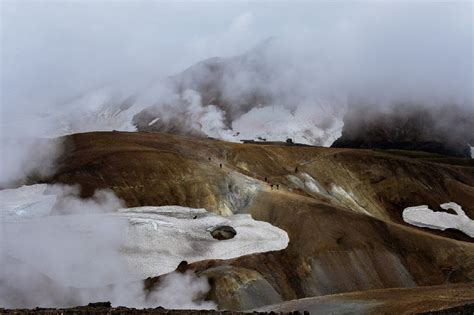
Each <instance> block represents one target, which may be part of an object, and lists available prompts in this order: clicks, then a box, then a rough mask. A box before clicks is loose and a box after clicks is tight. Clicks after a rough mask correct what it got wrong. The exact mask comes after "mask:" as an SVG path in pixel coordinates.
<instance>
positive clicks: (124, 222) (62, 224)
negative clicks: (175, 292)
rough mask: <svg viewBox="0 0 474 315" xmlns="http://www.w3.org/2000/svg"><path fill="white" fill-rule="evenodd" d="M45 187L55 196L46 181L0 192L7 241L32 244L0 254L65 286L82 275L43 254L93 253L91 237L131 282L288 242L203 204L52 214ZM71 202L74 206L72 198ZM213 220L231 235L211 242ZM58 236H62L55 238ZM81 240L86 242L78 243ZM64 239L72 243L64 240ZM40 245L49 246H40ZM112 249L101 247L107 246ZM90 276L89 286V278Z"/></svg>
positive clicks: (245, 217)
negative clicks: (197, 206)
mask: <svg viewBox="0 0 474 315" xmlns="http://www.w3.org/2000/svg"><path fill="white" fill-rule="evenodd" d="M47 191H49V192H50V193H54V192H55V191H57V190H55V189H49V190H48V186H47V185H46V184H39V185H31V186H23V187H20V188H17V189H8V190H2V191H0V202H1V208H0V214H1V218H2V224H3V228H4V231H5V233H6V234H7V235H8V236H9V240H8V241H9V242H10V243H9V244H10V245H12V244H14V242H16V241H17V240H16V238H17V236H18V237H20V238H21V239H22V240H24V242H32V243H34V244H35V245H34V246H26V247H23V246H15V245H12V246H5V250H6V251H5V253H6V254H8V255H10V256H11V257H14V258H17V259H20V260H21V261H26V262H30V263H32V261H30V260H29V257H33V256H34V257H35V260H34V261H35V267H36V268H37V269H38V270H39V271H41V272H43V273H45V274H47V275H48V276H50V277H51V278H52V279H63V280H64V279H66V280H67V281H66V283H67V284H68V285H73V286H74V285H78V284H79V283H81V284H84V283H85V280H86V279H84V278H85V277H86V276H85V275H84V274H82V275H79V276H78V277H75V276H73V275H74V274H75V273H74V272H70V271H68V268H67V266H74V263H73V262H71V263H70V264H69V265H68V264H67V261H65V268H51V267H50V265H51V262H50V261H49V260H48V259H52V258H53V257H57V256H58V255H59V256H60V257H63V256H65V257H72V258H74V257H76V256H77V254H76V253H75V251H74V248H76V249H77V248H81V252H83V254H84V255H85V256H84V257H93V256H94V251H95V250H96V249H95V248H96V247H94V245H93V244H94V243H96V242H97V240H100V241H101V242H102V243H104V244H108V243H112V244H113V248H115V251H116V252H111V253H108V254H109V256H110V257H115V255H117V257H120V259H124V260H125V262H126V264H127V265H128V266H129V267H130V270H133V275H131V276H132V278H133V279H135V280H140V279H144V278H146V277H151V276H158V275H161V274H165V273H168V272H171V271H173V270H175V269H176V267H177V266H178V264H179V263H180V262H181V261H183V260H186V261H188V262H195V261H200V260H206V259H230V258H236V257H239V256H243V255H248V254H253V253H259V252H267V251H274V250H281V249H284V248H286V247H287V246H288V242H289V239H288V235H287V233H286V232H285V231H283V230H281V229H279V228H277V227H275V226H273V225H271V224H269V223H267V222H263V221H256V220H254V219H252V217H251V216H250V215H249V214H237V215H230V216H226V217H223V216H219V215H217V214H214V213H211V212H208V211H206V209H193V208H186V207H180V206H162V207H138V208H123V209H117V211H116V212H112V213H101V212H102V211H100V209H99V210H98V211H97V212H99V213H91V212H88V209H83V210H84V212H83V213H80V212H77V211H73V212H64V215H56V216H52V215H50V214H51V210H52V209H53V206H55V203H56V197H59V196H56V195H47V194H46V193H47ZM86 201H87V200H86ZM86 201H84V202H83V203H82V205H83V207H84V208H87V207H88V205H89V203H88V202H86ZM70 204H72V205H73V206H74V207H75V208H76V203H70ZM111 204H113V205H116V203H111ZM95 208H97V207H95ZM117 208H118V206H117ZM76 210H77V209H76ZM220 225H229V226H232V227H233V228H234V229H235V230H236V231H237V235H236V236H235V237H234V238H232V239H230V240H224V241H218V240H215V239H214V238H213V237H212V236H211V234H210V231H211V230H212V229H214V228H215V227H217V226H220ZM102 227H104V228H102ZM116 234H117V235H116ZM15 235H17V236H15ZM58 235H61V237H59V238H58V237H57V236H58ZM109 238H110V239H111V240H110V242H109ZM95 239H96V241H94V240H95ZM84 240H86V241H87V242H86V243H87V244H91V246H85V244H84ZM22 242H23V241H22ZM68 242H73V243H71V244H72V245H70V244H69V245H68V244H67V243H68ZM4 245H5V244H4ZM7 245H8V244H7ZM31 247H34V248H37V249H41V248H43V249H42V252H41V253H42V254H41V253H40V252H38V253H36V252H35V253H32V249H31ZM83 247H84V248H85V249H82V248H83ZM102 247H104V248H106V247H108V246H105V245H104V246H102ZM45 248H47V249H48V250H47V251H45ZM113 248H108V249H107V250H110V251H113ZM86 250H90V251H91V252H85V251H86ZM58 251H59V252H58ZM63 252H64V253H63ZM32 254H35V255H33V256H32ZM81 255H82V254H81ZM72 258H71V259H72ZM62 259H63V258H62ZM64 259H65V258H64ZM64 259H63V260H64ZM74 259H77V257H76V258H74ZM113 261H118V259H113ZM82 262H84V261H82ZM84 266H87V262H84ZM96 267H97V268H99V267H100V266H96ZM110 267H113V266H109V269H110ZM52 269H55V270H52ZM56 269H57V270H56ZM60 269H61V270H60ZM112 269H113V268H112ZM119 270H121V269H119ZM107 275H108V276H107V279H115V276H114V273H113V270H111V272H110V275H109V273H107ZM89 280H90V281H91V283H94V282H93V281H94V279H93V278H91V279H89ZM127 280H130V279H127ZM100 281H103V279H100ZM111 281H112V280H111ZM62 283H64V281H62ZM101 283H103V282H101Z"/></svg>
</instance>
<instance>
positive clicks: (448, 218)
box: [402, 202, 474, 238]
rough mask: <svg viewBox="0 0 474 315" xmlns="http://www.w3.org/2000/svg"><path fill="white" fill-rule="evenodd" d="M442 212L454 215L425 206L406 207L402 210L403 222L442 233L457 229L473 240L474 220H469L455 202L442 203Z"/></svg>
mask: <svg viewBox="0 0 474 315" xmlns="http://www.w3.org/2000/svg"><path fill="white" fill-rule="evenodd" d="M440 207H441V208H442V209H444V210H449V209H451V210H454V211H455V212H456V214H451V213H447V212H440V211H433V210H431V209H430V208H429V207H428V206H427V205H421V206H415V207H408V208H405V209H404V210H403V215H402V216H403V221H405V222H406V223H408V224H411V225H415V226H418V227H426V228H430V229H436V230H441V231H444V230H446V229H457V230H459V231H461V232H464V233H465V234H467V235H469V236H470V237H472V238H474V220H472V219H470V218H469V217H468V216H467V215H466V213H465V212H464V211H463V210H462V208H461V206H460V205H458V204H457V203H455V202H448V203H443V204H441V205H440Z"/></svg>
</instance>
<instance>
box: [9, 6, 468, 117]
mask: <svg viewBox="0 0 474 315" xmlns="http://www.w3.org/2000/svg"><path fill="white" fill-rule="evenodd" d="M472 16H473V8H472V2H470V1H466V2H455V1H450V2H448V1H446V2H430V1H418V2H411V1H410V2H408V1H399V2H394V1H391V2H382V3H377V2H375V1H365V2H356V1H351V2H340V1H337V2H307V3H297V2H293V1H288V2H273V1H260V2H253V3H249V2H238V1H233V2H226V3H222V2H217V1H215V2H199V1H192V2H189V1H188V2H186V1H180V2H173V3H165V2H162V1H157V2H150V1H91V0H89V1H34V2H33V1H8V0H3V1H2V2H1V20H2V24H1V26H2V29H1V35H2V36H1V40H2V41H1V49H2V50H1V52H2V54H1V66H2V68H1V69H2V70H1V79H2V82H1V92H2V98H1V105H2V119H3V120H5V119H7V118H6V117H7V114H8V113H10V112H18V111H43V110H47V109H48V108H49V106H56V105H58V104H61V103H63V102H65V101H67V100H68V99H69V98H73V97H75V96H77V95H80V94H81V93H85V92H86V91H87V90H89V89H93V88H98V87H101V86H104V85H114V86H118V87H120V86H122V87H123V88H124V89H129V90H133V89H134V88H135V87H138V86H140V85H143V84H147V83H148V82H150V80H153V79H154V78H157V77H162V76H165V75H170V74H174V73H177V72H179V71H181V70H183V69H185V68H186V67H188V66H190V65H192V64H193V63H194V62H197V61H199V60H202V59H205V58H208V57H213V56H232V55H237V54H240V53H242V52H245V51H246V50H248V49H250V48H251V47H253V46H254V45H255V44H256V43H258V42H259V41H261V40H264V39H265V38H268V37H269V36H277V37H278V38H280V39H283V40H284V41H287V43H288V44H287V48H288V49H289V50H290V51H291V49H293V51H295V52H301V51H307V52H308V53H307V54H306V55H305V54H296V55H295V56H298V58H302V59H307V60H302V61H304V62H308V60H309V59H311V58H313V59H317V60H318V62H319V63H326V64H328V65H331V66H328V67H327V69H325V71H326V72H327V73H325V74H324V75H325V76H326V77H327V78H328V82H331V81H337V82H338V84H344V85H346V86H351V88H353V90H355V91H357V92H359V93H365V91H367V90H369V91H368V92H367V93H368V94H370V93H372V92H371V91H374V90H378V91H380V90H384V91H386V93H398V92H399V91H400V90H409V89H416V90H418V91H422V92H420V93H425V94H437V93H440V94H443V96H446V95H448V94H450V95H455V96H457V97H459V96H461V97H462V98H467V99H468V100H470V101H472V77H473V61H472V60H473V53H472V52H473V17H472ZM328 69H329V70H328ZM331 69H334V72H335V71H336V70H337V71H339V73H331V72H333V70H331ZM334 88H336V87H334Z"/></svg>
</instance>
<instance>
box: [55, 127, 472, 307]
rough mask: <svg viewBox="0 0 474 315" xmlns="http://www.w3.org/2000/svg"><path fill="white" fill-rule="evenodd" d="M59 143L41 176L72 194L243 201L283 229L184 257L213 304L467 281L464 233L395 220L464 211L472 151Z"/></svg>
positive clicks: (150, 137) (83, 137) (146, 141)
mask: <svg viewBox="0 0 474 315" xmlns="http://www.w3.org/2000/svg"><path fill="white" fill-rule="evenodd" d="M66 144H67V146H66V147H67V151H66V154H65V155H64V157H63V158H62V160H61V164H60V169H59V171H58V172H57V174H56V175H55V176H54V177H53V178H51V179H50V181H51V182H62V183H68V184H75V183H79V184H81V185H82V187H83V189H84V190H83V195H84V196H88V195H90V194H92V192H93V191H94V190H95V189H96V188H110V189H112V190H113V191H115V192H116V193H117V195H118V196H119V197H121V198H122V199H124V200H125V201H126V203H127V205H129V206H143V205H157V206H159V205H181V206H189V207H204V208H206V209H208V210H209V211H213V212H216V213H220V214H223V215H229V214H232V213H239V212H247V213H251V214H252V216H253V217H254V218H255V219H257V220H264V221H267V222H270V223H272V224H273V225H275V226H278V227H280V228H282V229H284V230H285V231H287V232H288V235H289V238H290V244H289V246H288V248H286V249H285V250H283V251H279V252H269V253H262V254H254V255H249V256H244V257H240V258H237V259H232V260H225V261H206V262H200V263H196V264H192V265H190V267H189V268H190V269H192V270H194V272H196V273H199V274H206V275H207V276H208V277H209V279H210V281H211V283H212V290H211V292H210V294H209V298H212V299H213V300H214V301H216V302H217V303H218V305H219V306H220V307H221V308H228V309H252V308H256V307H261V306H264V305H270V304H275V303H280V302H282V301H288V300H294V299H301V298H305V297H312V296H321V295H327V294H335V293H344V292H355V291H363V290H373V289H385V288H394V287H405V288H409V287H415V286H428V285H442V284H448V283H469V282H472V281H474V243H472V242H471V241H472V240H471V239H470V238H469V237H467V236H465V235H464V234H462V233H460V232H455V231H446V232H440V231H438V232H434V231H432V230H427V229H420V228H416V227H413V226H408V225H406V224H405V223H404V222H403V221H402V220H401V212H402V211H403V209H404V207H406V206H413V205H420V204H428V205H430V207H432V208H434V209H438V206H439V204H440V203H444V202H448V201H453V202H457V203H458V204H460V205H462V206H463V208H464V210H465V211H466V213H467V214H468V215H469V216H470V217H471V218H473V217H474V208H473V206H474V193H473V192H474V165H473V162H472V160H467V159H459V160H458V159H454V160H453V159H452V158H451V159H445V158H443V157H440V156H437V157H436V159H435V160H436V162H433V159H432V158H433V156H430V155H428V156H426V155H425V156H417V157H410V156H405V155H403V154H401V153H400V152H398V153H397V154H392V153H389V152H381V151H372V150H356V149H334V148H318V147H299V146H273V145H265V146H262V145H257V144H235V143H226V142H221V141H216V140H211V139H195V138H187V137H180V136H173V135H168V134H159V133H121V132H112V133H86V134H77V135H72V136H70V137H67V138H66ZM277 184H278V189H277V188H276V185H277ZM271 185H273V187H272V186H271ZM461 240H462V241H461ZM156 280H157V279H155V280H151V281H150V280H149V282H148V285H150V286H152V285H153V282H154V281H156Z"/></svg>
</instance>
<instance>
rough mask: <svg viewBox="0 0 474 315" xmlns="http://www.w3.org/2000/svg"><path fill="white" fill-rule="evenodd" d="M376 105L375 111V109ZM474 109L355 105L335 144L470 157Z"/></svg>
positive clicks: (348, 146)
mask: <svg viewBox="0 0 474 315" xmlns="http://www.w3.org/2000/svg"><path fill="white" fill-rule="evenodd" d="M374 108H375V110H374ZM472 126H474V111H473V110H468V109H465V108H462V107H459V106H454V105H452V106H447V105H446V106H439V107H437V106H432V107H428V106H421V105H408V104H398V105H394V106H393V107H392V108H390V109H389V110H386V111H379V110H377V109H376V107H373V106H372V107H365V106H360V107H354V108H352V110H351V111H349V112H348V113H346V116H345V119H344V128H343V130H342V135H341V137H340V138H339V139H337V140H336V141H335V142H334V143H333V144H332V147H336V148H337V147H339V148H366V149H373V148H379V149H401V150H412V151H424V152H431V153H438V154H443V155H450V156H458V157H467V158H470V157H471V148H470V145H469V144H472V143H474V128H472Z"/></svg>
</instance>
